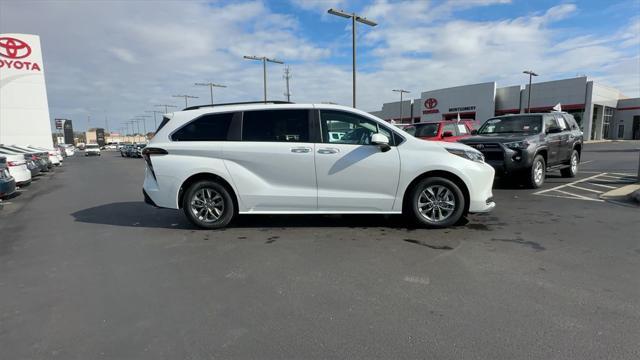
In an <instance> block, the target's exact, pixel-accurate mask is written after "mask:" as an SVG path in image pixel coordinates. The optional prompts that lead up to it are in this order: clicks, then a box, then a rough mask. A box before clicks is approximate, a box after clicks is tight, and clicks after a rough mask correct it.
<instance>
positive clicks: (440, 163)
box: [143, 103, 495, 229]
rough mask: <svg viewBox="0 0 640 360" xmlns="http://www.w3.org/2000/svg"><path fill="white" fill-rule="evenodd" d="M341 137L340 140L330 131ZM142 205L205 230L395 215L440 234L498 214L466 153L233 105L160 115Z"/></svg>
mask: <svg viewBox="0 0 640 360" xmlns="http://www.w3.org/2000/svg"><path fill="white" fill-rule="evenodd" d="M336 132H337V133H342V132H344V135H343V136H341V137H339V138H338V139H336V138H335V137H333V136H329V134H332V133H336ZM143 156H144V159H145V162H146V174H145V179H144V185H143V194H144V196H145V201H146V202H147V203H149V204H152V205H155V206H157V207H163V208H172V209H180V208H182V209H183V210H184V212H185V214H186V216H187V218H188V219H189V220H190V221H191V222H192V223H194V224H195V225H197V226H199V227H202V228H210V229H214V228H220V227H224V226H226V225H227V224H229V222H230V221H231V220H232V219H233V217H234V216H235V215H236V214H401V213H404V214H406V215H408V216H411V217H412V218H414V219H415V220H417V222H418V223H419V224H421V225H424V226H428V227H446V226H450V225H453V224H455V223H456V222H458V221H459V220H460V218H461V217H463V216H465V214H466V213H468V212H471V213H475V212H487V211H490V210H492V209H493V208H494V207H495V203H494V202H493V201H492V191H491V187H492V184H493V178H494V170H493V168H492V167H491V166H489V165H487V164H486V163H485V162H484V158H483V156H482V154H481V153H480V152H479V151H477V150H475V149H473V148H471V147H468V146H466V145H462V144H457V143H443V142H436V141H433V142H430V141H424V140H420V139H416V138H414V137H413V136H411V135H409V134H407V133H405V132H403V131H402V130H400V129H398V128H396V127H394V126H391V125H390V124H388V123H386V122H384V121H383V120H381V119H379V118H377V117H375V116H372V115H370V114H368V113H366V112H363V111H360V110H356V109H353V108H349V107H344V106H338V105H331V104H316V105H304V104H280V103H266V104H265V103H260V104H258V103H255V104H246V103H245V104H229V105H223V106H220V105H219V106H213V107H211V106H209V107H195V108H192V109H188V110H186V111H179V112H175V113H173V114H172V115H171V118H169V117H165V118H164V119H163V122H162V124H161V126H160V128H159V129H158V132H157V133H156V135H155V137H154V138H153V139H152V140H151V142H150V143H149V145H148V146H147V148H145V150H144V151H143Z"/></svg>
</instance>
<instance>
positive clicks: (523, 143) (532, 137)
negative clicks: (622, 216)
mask: <svg viewBox="0 0 640 360" xmlns="http://www.w3.org/2000/svg"><path fill="white" fill-rule="evenodd" d="M473 124H474V122H473V121H467V120H460V121H456V120H453V121H437V122H425V123H417V124H410V125H400V126H399V127H401V128H402V129H403V130H404V131H406V132H408V133H410V134H411V135H413V136H415V137H417V138H419V139H423V140H431V141H444V142H460V143H462V144H465V145H469V146H471V147H473V148H475V149H477V150H479V151H480V152H481V153H482V154H483V155H484V157H485V161H486V162H487V163H488V164H489V165H491V166H492V167H493V168H494V169H495V170H496V173H497V174H498V175H499V176H501V177H503V178H509V179H513V180H516V181H518V182H522V183H524V184H525V185H527V186H528V187H530V188H539V187H540V186H542V185H543V184H544V181H545V177H546V173H547V171H553V170H560V174H561V175H562V176H563V177H574V176H576V174H577V173H578V164H579V163H580V156H581V154H582V143H583V134H582V131H581V130H580V126H579V125H578V123H577V122H576V120H575V119H574V117H573V116H572V115H571V114H568V113H566V112H560V111H554V112H550V113H527V114H512V115H503V116H496V117H494V118H491V119H489V120H487V121H485V122H484V123H483V124H482V126H480V128H478V129H474V127H473Z"/></svg>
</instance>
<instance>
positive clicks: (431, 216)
mask: <svg viewBox="0 0 640 360" xmlns="http://www.w3.org/2000/svg"><path fill="white" fill-rule="evenodd" d="M418 210H419V211H420V214H421V215H422V216H423V217H425V218H426V219H427V220H429V221H432V222H442V221H444V220H446V219H447V218H449V217H450V216H451V214H453V213H454V211H455V210H456V198H455V196H454V195H453V192H451V190H450V189H449V188H447V187H446V186H443V185H431V186H429V187H427V188H426V189H424V190H423V191H422V193H420V196H419V197H418Z"/></svg>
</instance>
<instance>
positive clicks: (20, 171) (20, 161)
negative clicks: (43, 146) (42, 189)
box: [0, 151, 31, 186]
mask: <svg viewBox="0 0 640 360" xmlns="http://www.w3.org/2000/svg"><path fill="white" fill-rule="evenodd" d="M0 156H2V157H6V158H7V168H8V169H9V174H11V176H13V178H14V179H15V181H16V185H18V186H21V185H26V184H29V183H30V182H31V170H29V168H28V167H27V161H26V160H25V157H24V154H18V153H10V152H8V151H0Z"/></svg>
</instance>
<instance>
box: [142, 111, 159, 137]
mask: <svg viewBox="0 0 640 360" xmlns="http://www.w3.org/2000/svg"><path fill="white" fill-rule="evenodd" d="M145 112H146V113H153V129H154V130H153V131H154V132H156V131H157V130H158V124H157V122H156V114H162V111H158V110H146V111H145Z"/></svg>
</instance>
